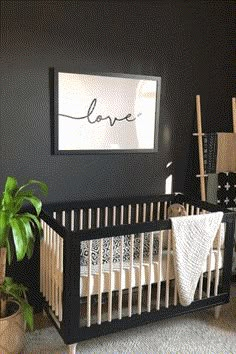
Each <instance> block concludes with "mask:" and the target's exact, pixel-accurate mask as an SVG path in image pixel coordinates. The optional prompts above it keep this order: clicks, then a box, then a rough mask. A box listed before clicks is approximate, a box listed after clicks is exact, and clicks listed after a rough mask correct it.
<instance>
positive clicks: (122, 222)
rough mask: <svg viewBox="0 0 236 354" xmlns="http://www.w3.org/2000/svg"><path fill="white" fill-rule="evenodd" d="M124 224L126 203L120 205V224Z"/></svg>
mask: <svg viewBox="0 0 236 354" xmlns="http://www.w3.org/2000/svg"><path fill="white" fill-rule="evenodd" d="M123 224H124V205H121V206H120V225H123Z"/></svg>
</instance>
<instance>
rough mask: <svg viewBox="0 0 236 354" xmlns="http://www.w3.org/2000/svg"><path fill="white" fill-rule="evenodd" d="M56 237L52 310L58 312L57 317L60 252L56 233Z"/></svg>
mask: <svg viewBox="0 0 236 354" xmlns="http://www.w3.org/2000/svg"><path fill="white" fill-rule="evenodd" d="M54 237H55V243H54V247H55V248H54V251H55V259H54V267H55V268H54V279H55V280H54V294H53V303H54V306H53V308H52V310H53V311H54V312H55V313H56V310H57V316H58V301H57V299H58V265H59V262H58V251H59V245H58V244H59V236H58V235H57V233H56V232H54Z"/></svg>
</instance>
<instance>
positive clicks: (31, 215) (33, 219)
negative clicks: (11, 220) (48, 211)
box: [23, 213, 42, 232]
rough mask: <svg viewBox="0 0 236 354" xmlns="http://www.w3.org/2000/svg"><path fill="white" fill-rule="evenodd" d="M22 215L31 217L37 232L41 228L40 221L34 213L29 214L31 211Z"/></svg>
mask: <svg viewBox="0 0 236 354" xmlns="http://www.w3.org/2000/svg"><path fill="white" fill-rule="evenodd" d="M23 215H24V216H27V217H28V218H30V219H31V222H32V223H33V224H34V225H36V226H37V228H38V230H39V232H40V231H41V230H42V226H41V224H40V221H39V219H38V217H37V216H36V215H34V214H31V213H24V214H23Z"/></svg>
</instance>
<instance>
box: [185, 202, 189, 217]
mask: <svg viewBox="0 0 236 354" xmlns="http://www.w3.org/2000/svg"><path fill="white" fill-rule="evenodd" d="M185 210H186V214H187V215H189V204H188V203H186V206H185Z"/></svg>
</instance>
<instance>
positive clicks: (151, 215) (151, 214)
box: [149, 202, 153, 221]
mask: <svg viewBox="0 0 236 354" xmlns="http://www.w3.org/2000/svg"><path fill="white" fill-rule="evenodd" d="M149 217H150V221H153V202H151V204H150V215H149Z"/></svg>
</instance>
